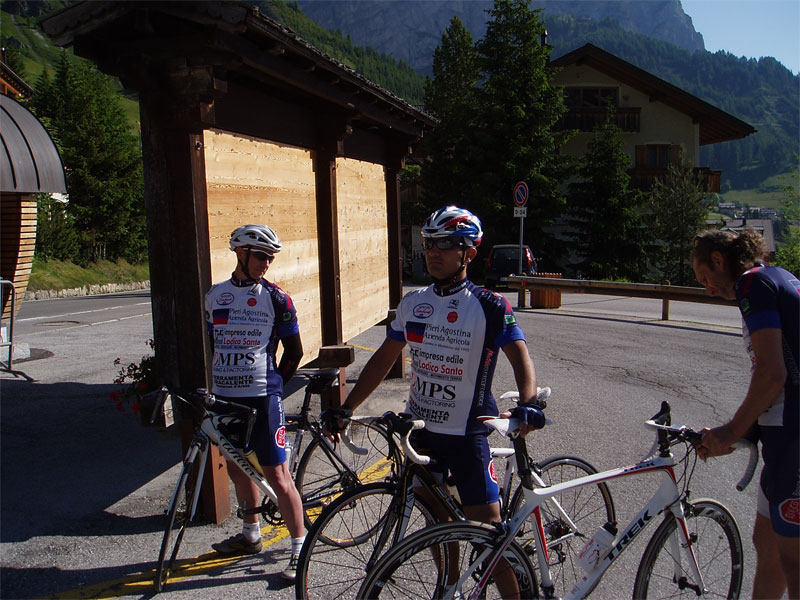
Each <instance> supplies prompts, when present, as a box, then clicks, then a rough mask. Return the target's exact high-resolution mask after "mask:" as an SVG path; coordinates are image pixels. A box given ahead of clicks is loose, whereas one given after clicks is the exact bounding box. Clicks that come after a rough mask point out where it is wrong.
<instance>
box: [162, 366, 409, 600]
mask: <svg viewBox="0 0 800 600" xmlns="http://www.w3.org/2000/svg"><path fill="white" fill-rule="evenodd" d="M295 375H296V376H299V377H303V378H305V379H306V380H307V384H306V386H305V394H304V397H303V404H302V406H301V408H300V412H299V414H287V415H286V423H287V427H288V428H294V429H295V432H294V441H293V443H290V442H289V441H287V443H286V446H287V448H290V450H289V452H288V453H287V461H288V467H289V472H290V473H292V476H293V477H294V481H295V486H296V487H297V489H298V491H299V492H300V497H301V498H302V500H303V512H304V521H305V524H306V527H307V528H309V527H311V524H312V522H313V520H314V519H315V518H316V516H317V515H318V514H319V513H320V511H321V510H322V508H323V507H324V506H326V505H327V504H330V503H331V502H332V501H333V500H335V498H336V497H337V496H339V495H340V494H341V493H342V492H343V491H346V490H350V489H353V488H356V487H359V486H362V485H364V484H367V483H369V482H371V481H378V480H380V479H382V478H384V477H385V476H387V474H388V473H391V472H392V471H393V470H394V469H395V468H396V465H399V463H400V460H401V457H400V454H399V451H397V450H396V449H393V448H392V446H391V443H390V440H389V437H388V433H387V432H386V430H385V429H384V428H383V427H382V426H381V425H379V424H376V423H373V422H372V420H371V419H364V418H361V417H351V418H350V419H349V420H348V421H349V422H348V427H347V429H346V431H345V432H344V435H343V436H341V439H342V444H343V445H344V446H346V448H347V450H345V451H342V450H341V449H340V448H337V444H334V443H333V442H331V441H329V440H328V438H327V437H325V435H324V433H323V431H322V426H321V424H319V423H318V422H317V421H316V420H314V419H313V417H312V414H311V406H310V405H311V397H312V395H314V394H321V393H322V392H324V391H325V390H328V389H330V388H332V387H335V386H337V385H338V379H339V370H338V369H300V370H298V371H297V372H296V373H295ZM170 400H178V401H179V402H180V406H182V407H185V408H187V409H188V410H189V411H190V413H191V414H192V415H193V416H194V421H195V430H194V435H193V437H192V440H191V442H190V443H189V447H188V450H187V451H186V455H185V457H184V459H183V467H182V468H181V472H180V475H179V477H178V483H177V485H176V487H175V491H174V492H173V494H172V498H171V500H170V502H169V505H168V508H167V510H166V514H167V515H168V518H167V524H166V528H165V531H164V538H163V541H162V544H161V550H160V552H159V555H158V566H157V568H156V576H155V587H156V591H160V590H161V588H162V587H163V585H164V584H165V582H166V580H167V577H168V576H169V573H170V571H171V570H172V568H173V564H174V563H175V559H176V558H177V555H178V550H179V548H180V545H181V541H182V540H183V535H184V533H185V530H186V527H187V526H188V525H189V524H190V523H191V522H192V521H193V520H194V518H195V516H196V513H197V505H198V500H199V497H200V488H201V486H200V485H199V482H202V480H203V474H204V472H205V468H206V464H207V462H208V453H209V448H210V444H214V445H216V446H218V447H219V450H220V453H221V454H222V455H223V456H224V457H225V458H226V459H228V460H229V461H232V462H235V463H236V464H237V465H238V466H239V468H241V470H242V471H243V472H244V473H245V474H246V475H247V476H248V477H249V478H250V479H251V480H252V481H253V482H254V483H255V484H256V485H257V486H258V488H259V489H260V490H261V491H262V492H263V493H264V500H263V502H262V504H261V506H260V507H246V506H245V507H239V509H238V511H237V515H238V516H239V517H240V518H242V517H244V516H245V515H252V514H260V515H263V517H264V519H265V520H266V521H267V522H268V523H272V524H282V522H283V519H282V516H281V514H280V510H279V508H278V503H277V496H276V494H275V491H274V490H273V489H272V487H270V485H269V484H268V483H267V480H266V479H265V478H264V476H263V475H262V474H261V472H260V470H259V468H258V463H257V461H256V459H255V456H254V455H249V456H246V455H245V454H244V453H243V451H242V450H241V448H243V447H244V446H245V445H246V442H247V440H248V439H249V438H250V434H251V432H252V428H253V423H254V422H255V416H256V411H255V409H253V408H250V407H248V406H244V405H242V404H238V403H236V402H231V401H227V400H221V399H219V398H216V397H215V396H214V395H213V394H209V393H208V392H207V391H206V390H198V391H197V392H195V393H191V394H186V393H178V392H175V391H171V390H166V389H164V390H163V391H162V394H161V397H160V398H159V401H158V402H157V403H156V407H155V410H154V412H153V415H154V416H155V415H156V414H158V413H159V412H161V411H162V410H163V406H164V403H166V402H167V401H170ZM305 434H309V435H310V436H311V441H310V443H308V445H307V447H305V449H303V443H304V437H305ZM251 460H252V461H253V462H251Z"/></svg>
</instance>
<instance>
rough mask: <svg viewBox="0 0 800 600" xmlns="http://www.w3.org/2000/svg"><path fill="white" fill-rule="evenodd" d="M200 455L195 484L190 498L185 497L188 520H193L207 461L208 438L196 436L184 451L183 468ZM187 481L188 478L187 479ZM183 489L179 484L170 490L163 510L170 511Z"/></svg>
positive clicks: (192, 462) (193, 463)
mask: <svg viewBox="0 0 800 600" xmlns="http://www.w3.org/2000/svg"><path fill="white" fill-rule="evenodd" d="M198 456H199V457H200V462H199V463H198V464H197V479H196V481H197V484H196V485H195V486H194V493H193V495H192V498H191V499H190V498H187V499H186V502H187V504H186V510H187V512H188V513H189V514H188V520H189V521H193V520H194V515H195V512H196V511H197V502H198V499H199V498H200V490H201V488H202V481H203V475H204V474H205V470H206V463H207V462H208V438H204V437H199V436H196V437H195V438H194V439H192V443H191V444H190V445H189V450H188V451H187V453H186V458H184V460H183V467H182V468H183V469H185V468H187V466H188V465H195V460H196V459H197V457H198ZM191 477H192V474H191V473H189V478H191ZM187 481H188V480H187ZM184 491H185V490H181V489H180V487H179V486H176V487H175V491H174V492H172V499H171V500H170V502H169V505H168V506H167V510H166V511H165V512H166V514H169V513H170V512H172V509H173V507H174V506H175V504H176V503H177V502H179V501H180V495H181V493H182V492H184Z"/></svg>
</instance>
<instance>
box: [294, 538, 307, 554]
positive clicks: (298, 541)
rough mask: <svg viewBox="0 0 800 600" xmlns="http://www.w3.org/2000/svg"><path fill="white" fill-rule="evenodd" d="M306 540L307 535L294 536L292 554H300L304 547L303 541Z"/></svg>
mask: <svg viewBox="0 0 800 600" xmlns="http://www.w3.org/2000/svg"><path fill="white" fill-rule="evenodd" d="M305 541H306V536H303V537H299V538H292V556H297V555H299V554H300V550H302V549H303V542H305Z"/></svg>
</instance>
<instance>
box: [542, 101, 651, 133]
mask: <svg viewBox="0 0 800 600" xmlns="http://www.w3.org/2000/svg"><path fill="white" fill-rule="evenodd" d="M641 110H642V109H641V108H638V107H627V108H622V107H617V109H616V112H617V115H616V122H617V127H619V128H620V129H621V130H622V131H624V132H627V133H637V132H638V131H639V114H640V113H641ZM607 115H608V111H607V110H606V109H605V108H597V107H580V108H570V109H569V111H568V112H567V113H566V114H565V115H564V116H562V117H561V120H560V121H559V122H558V124H557V125H556V128H557V129H558V130H560V131H563V130H565V129H577V130H578V131H587V132H592V131H594V129H595V127H597V126H598V125H602V124H603V123H605V122H606V118H607Z"/></svg>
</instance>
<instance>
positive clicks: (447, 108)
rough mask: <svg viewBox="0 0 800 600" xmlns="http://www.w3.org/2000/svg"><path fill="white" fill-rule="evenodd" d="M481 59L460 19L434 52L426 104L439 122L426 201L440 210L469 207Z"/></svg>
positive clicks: (430, 148) (427, 148)
mask: <svg viewBox="0 0 800 600" xmlns="http://www.w3.org/2000/svg"><path fill="white" fill-rule="evenodd" d="M477 59H478V57H477V54H476V52H475V48H474V47H473V43H472V34H471V33H470V32H469V31H467V29H466V28H465V27H464V25H463V24H462V23H461V21H460V20H459V19H458V17H453V19H452V21H450V26H449V27H448V28H447V30H446V31H445V32H444V34H443V35H442V43H441V44H440V45H439V46H438V47H437V48H436V51H435V53H434V56H433V78H432V79H427V80H426V81H425V108H426V109H427V110H428V111H430V112H431V113H433V114H434V115H435V116H436V117H437V118H438V119H439V124H438V125H437V126H436V128H435V129H434V130H433V131H432V132H431V133H430V134H429V135H428V136H427V137H426V139H425V140H424V149H423V151H422V154H423V155H425V156H427V158H428V160H427V161H426V163H425V168H424V169H423V172H422V178H423V179H422V181H423V189H424V190H425V194H424V201H425V203H426V205H427V207H428V209H429V211H428V212H430V211H431V210H435V209H436V208H438V207H439V206H443V205H446V204H456V205H460V206H465V207H467V206H469V205H470V204H471V198H469V190H470V176H469V175H470V173H469V162H470V159H469V156H470V153H471V151H472V137H473V131H472V128H473V126H474V124H473V122H474V118H475V115H474V113H475V92H476V85H477V83H478V78H479V71H478V61H477Z"/></svg>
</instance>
